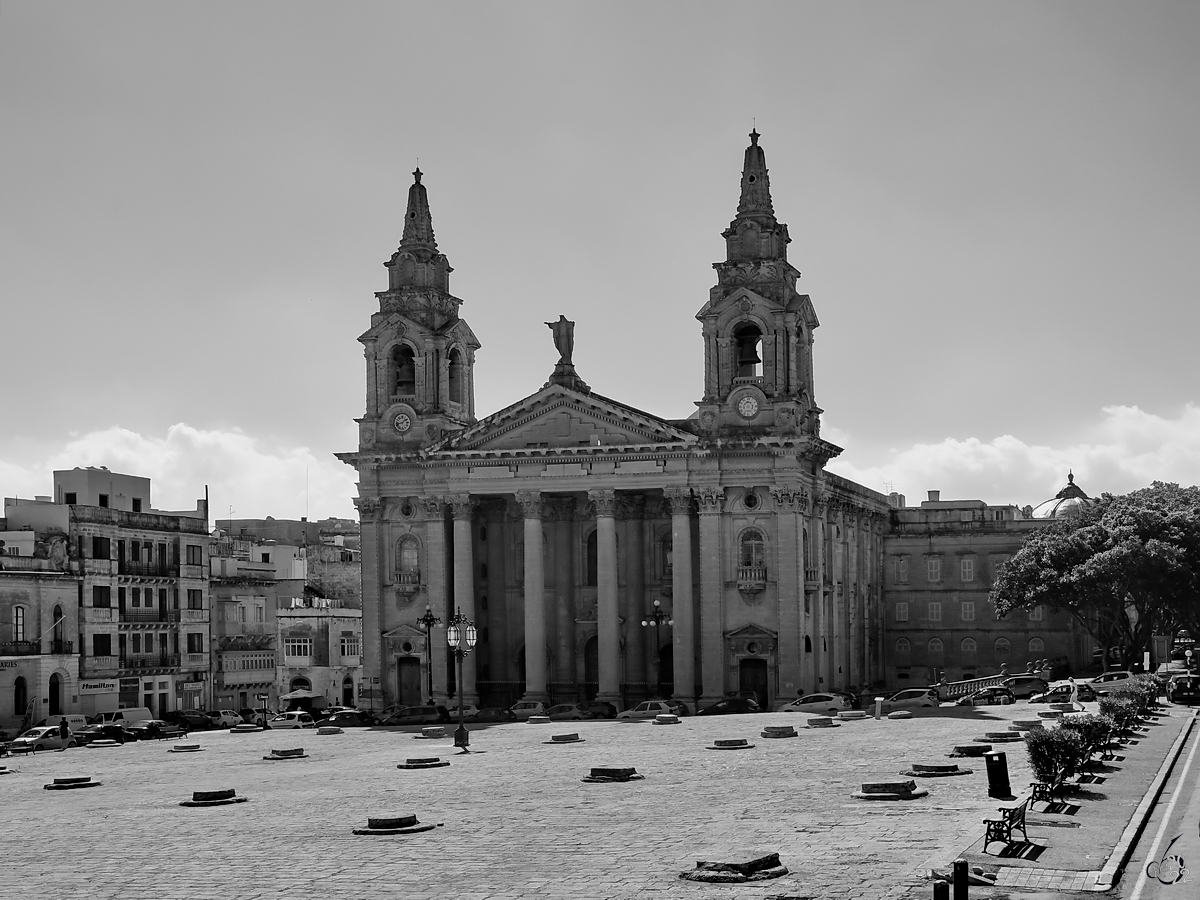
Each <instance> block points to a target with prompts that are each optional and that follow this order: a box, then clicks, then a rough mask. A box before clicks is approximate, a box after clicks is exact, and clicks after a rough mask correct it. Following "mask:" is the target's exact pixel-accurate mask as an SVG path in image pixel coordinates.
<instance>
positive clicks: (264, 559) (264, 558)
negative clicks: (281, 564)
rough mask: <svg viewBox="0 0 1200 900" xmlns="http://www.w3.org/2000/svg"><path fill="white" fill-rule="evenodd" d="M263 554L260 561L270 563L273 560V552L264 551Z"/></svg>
mask: <svg viewBox="0 0 1200 900" xmlns="http://www.w3.org/2000/svg"><path fill="white" fill-rule="evenodd" d="M261 556H262V559H261V560H259V561H260V562H265V563H269V562H270V561H271V554H270V553H263V554H261Z"/></svg>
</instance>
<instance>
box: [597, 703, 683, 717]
mask: <svg viewBox="0 0 1200 900" xmlns="http://www.w3.org/2000/svg"><path fill="white" fill-rule="evenodd" d="M576 705H577V706H578V707H579V708H580V709H581V710H582V711H583V712H584V713H585V714H586V715H587V717H588V718H589V719H615V718H616V717H617V708H616V707H615V706H613V705H612V704H611V703H609V702H608V701H607V700H580V701H579V703H578V704H576ZM681 705H682V704H681ZM685 709H686V707H685ZM685 714H686V713H679V715H685Z"/></svg>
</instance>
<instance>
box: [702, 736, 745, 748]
mask: <svg viewBox="0 0 1200 900" xmlns="http://www.w3.org/2000/svg"><path fill="white" fill-rule="evenodd" d="M753 746H754V745H753V744H751V743H750V742H749V741H747V740H746V739H745V738H728V739H726V740H719V741H713V742H712V743H711V744H709V745H708V749H709V750H749V749H751V748H752V747H753Z"/></svg>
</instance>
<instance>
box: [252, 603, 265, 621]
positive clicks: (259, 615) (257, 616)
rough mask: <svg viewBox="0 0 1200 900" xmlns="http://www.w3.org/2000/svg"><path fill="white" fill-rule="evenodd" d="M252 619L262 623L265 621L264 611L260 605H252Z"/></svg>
mask: <svg viewBox="0 0 1200 900" xmlns="http://www.w3.org/2000/svg"><path fill="white" fill-rule="evenodd" d="M254 621H255V622H258V623H262V622H265V621H266V611H265V610H264V608H263V607H261V606H255V607H254Z"/></svg>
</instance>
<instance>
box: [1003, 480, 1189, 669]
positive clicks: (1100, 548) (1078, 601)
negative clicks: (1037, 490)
mask: <svg viewBox="0 0 1200 900" xmlns="http://www.w3.org/2000/svg"><path fill="white" fill-rule="evenodd" d="M992 602H993V603H994V605H995V607H996V612H997V614H998V615H999V616H1001V617H1003V616H1004V615H1006V614H1007V613H1009V612H1011V611H1013V610H1028V609H1031V608H1032V607H1034V606H1038V605H1039V604H1044V605H1045V606H1048V607H1049V608H1051V609H1054V610H1065V611H1067V612H1069V613H1070V614H1071V615H1072V616H1074V617H1075V619H1076V620H1078V621H1079V623H1080V624H1081V625H1082V626H1083V627H1084V628H1086V629H1087V630H1088V631H1089V632H1090V633H1091V634H1092V635H1093V636H1094V637H1095V638H1096V639H1097V641H1099V643H1100V645H1101V646H1102V647H1112V646H1119V647H1120V648H1121V657H1122V658H1121V661H1122V664H1123V665H1124V666H1126V667H1128V666H1129V665H1130V664H1131V663H1132V662H1134V661H1135V660H1138V659H1140V658H1141V655H1142V652H1143V651H1144V650H1146V649H1148V648H1149V647H1150V639H1151V637H1152V636H1153V635H1155V634H1173V633H1174V632H1175V631H1176V630H1177V629H1179V628H1185V629H1187V630H1188V631H1189V632H1190V633H1191V634H1192V636H1193V637H1200V488H1197V487H1189V488H1181V487H1179V485H1177V484H1165V483H1163V482H1159V481H1156V482H1154V484H1153V485H1151V486H1150V487H1148V488H1142V489H1141V490H1138V491H1133V492H1132V493H1129V494H1124V495H1121V496H1113V495H1111V494H1104V495H1103V496H1101V497H1100V498H1099V499H1098V500H1097V501H1096V502H1094V503H1091V504H1088V505H1086V506H1082V507H1079V508H1077V509H1076V511H1074V512H1073V513H1072V514H1071V515H1069V516H1067V517H1065V518H1063V519H1056V520H1053V521H1052V522H1050V524H1048V525H1047V526H1046V527H1045V528H1042V529H1039V530H1038V531H1036V532H1033V533H1032V534H1030V535H1029V537H1028V538H1027V539H1026V541H1025V543H1024V544H1023V545H1022V546H1021V549H1020V550H1018V551H1017V552H1016V553H1015V554H1014V555H1013V557H1012V558H1011V559H1009V560H1008V562H1006V563H1005V564H1004V565H1003V566H1002V567H1001V569H1000V571H999V573H998V574H997V577H996V582H995V585H994V587H993V590H992Z"/></svg>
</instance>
